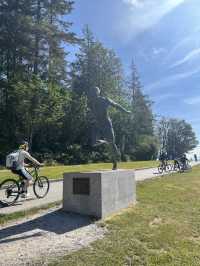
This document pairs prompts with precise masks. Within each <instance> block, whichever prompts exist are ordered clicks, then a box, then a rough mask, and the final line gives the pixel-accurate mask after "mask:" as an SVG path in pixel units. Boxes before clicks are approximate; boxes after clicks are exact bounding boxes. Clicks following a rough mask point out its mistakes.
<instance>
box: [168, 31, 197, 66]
mask: <svg viewBox="0 0 200 266" xmlns="http://www.w3.org/2000/svg"><path fill="white" fill-rule="evenodd" d="M199 33H200V27H199V26H198V27H196V28H195V29H194V30H193V31H192V32H191V33H190V34H187V36H185V37H183V38H182V39H181V40H180V41H179V42H177V43H176V45H175V46H174V47H173V48H172V50H171V51H170V52H169V54H168V56H167V57H166V59H165V63H167V62H168V61H169V60H171V58H173V57H175V56H176V55H177V52H179V51H180V50H182V49H185V48H188V47H191V48H192V47H193V48H194V47H196V48H198V47H199V46H200V37H199Z"/></svg>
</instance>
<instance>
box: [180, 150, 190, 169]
mask: <svg viewBox="0 0 200 266" xmlns="http://www.w3.org/2000/svg"><path fill="white" fill-rule="evenodd" d="M188 161H189V160H188V158H187V157H186V154H185V153H184V154H183V155H182V157H181V158H180V162H181V163H182V167H183V170H186V169H187V163H188Z"/></svg>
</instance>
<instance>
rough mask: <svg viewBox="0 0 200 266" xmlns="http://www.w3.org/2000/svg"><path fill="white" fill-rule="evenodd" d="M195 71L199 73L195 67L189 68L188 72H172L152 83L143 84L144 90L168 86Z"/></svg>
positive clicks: (148, 90) (193, 73)
mask: <svg viewBox="0 0 200 266" xmlns="http://www.w3.org/2000/svg"><path fill="white" fill-rule="evenodd" d="M197 73H200V68H197V69H195V70H191V71H188V72H183V73H178V74H174V75H171V76H169V77H167V78H164V79H161V80H158V81H156V82H154V83H151V84H149V85H145V86H144V87H145V91H146V92H150V91H153V90H156V89H159V88H163V87H168V86H172V85H173V83H174V82H177V81H179V80H183V79H187V78H189V77H191V76H193V75H195V74H197Z"/></svg>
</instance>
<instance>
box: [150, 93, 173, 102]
mask: <svg viewBox="0 0 200 266" xmlns="http://www.w3.org/2000/svg"><path fill="white" fill-rule="evenodd" d="M175 96H177V95H176V94H174V93H165V94H160V95H156V96H151V97H152V99H153V101H155V103H159V102H162V101H165V100H167V99H169V98H172V97H175Z"/></svg>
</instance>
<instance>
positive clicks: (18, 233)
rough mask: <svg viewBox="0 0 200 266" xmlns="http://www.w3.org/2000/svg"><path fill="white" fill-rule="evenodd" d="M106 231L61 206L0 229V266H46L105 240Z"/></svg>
mask: <svg viewBox="0 0 200 266" xmlns="http://www.w3.org/2000/svg"><path fill="white" fill-rule="evenodd" d="M106 231H107V230H106V228H105V227H103V226H102V225H101V226H98V224H97V223H94V222H93V221H92V220H91V218H89V217H87V216H81V215H76V214H72V213H64V212H63V211H62V210H61V209H60V207H55V208H51V209H50V210H47V211H42V212H40V213H39V214H37V215H34V216H32V217H29V218H24V219H22V220H20V221H17V222H10V223H9V224H7V225H6V226H0V249H1V252H0V265H1V266H10V265H20V266H21V265H32V264H33V265H34V264H36V263H40V264H41V265H48V263H49V262H50V261H52V260H55V258H58V257H62V256H64V255H66V253H68V252H72V251H75V250H78V249H80V248H82V247H86V246H88V245H90V244H91V243H92V242H94V241H95V240H97V239H101V238H103V237H104V235H105V233H106Z"/></svg>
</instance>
